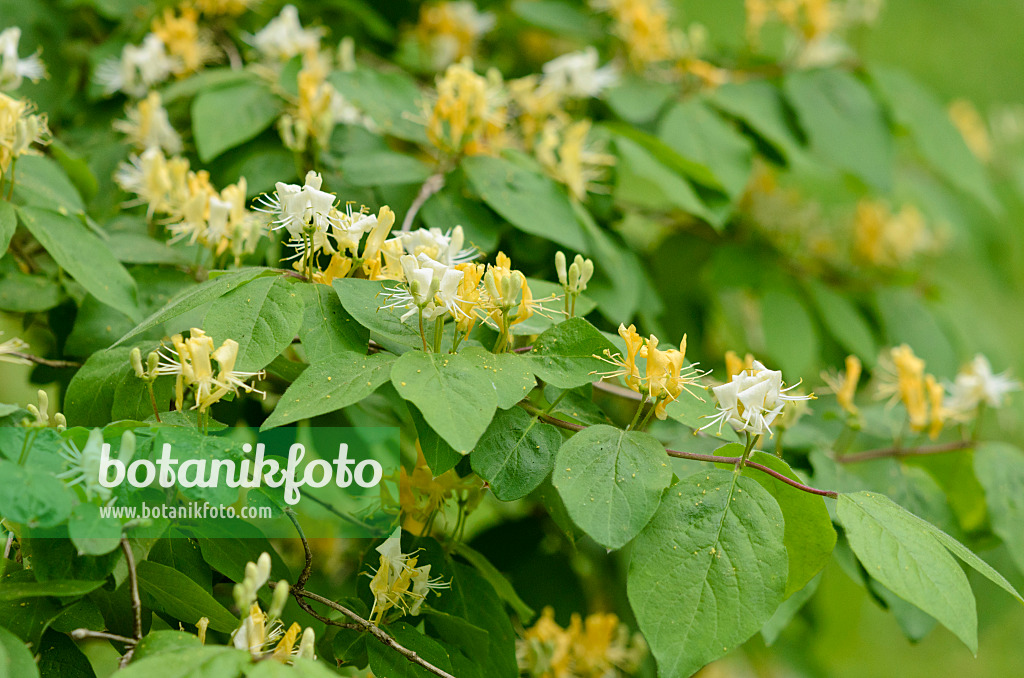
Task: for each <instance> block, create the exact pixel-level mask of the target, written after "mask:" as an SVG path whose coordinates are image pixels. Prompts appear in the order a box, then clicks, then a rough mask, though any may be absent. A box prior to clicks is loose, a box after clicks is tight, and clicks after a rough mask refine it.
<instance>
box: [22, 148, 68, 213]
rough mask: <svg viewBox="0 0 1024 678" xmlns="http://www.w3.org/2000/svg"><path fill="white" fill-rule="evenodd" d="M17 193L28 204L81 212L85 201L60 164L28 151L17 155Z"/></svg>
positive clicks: (64, 211) (61, 210)
mask: <svg viewBox="0 0 1024 678" xmlns="http://www.w3.org/2000/svg"><path fill="white" fill-rule="evenodd" d="M14 197H15V198H17V199H18V200H20V201H21V202H22V203H24V204H25V205H31V206H34V207H45V208H47V209H51V210H57V211H58V212H60V213H61V214H64V215H67V214H82V213H83V212H84V211H85V203H84V202H82V196H80V195H78V189H76V188H75V185H74V184H72V183H71V180H70V179H68V175H67V174H65V173H64V170H62V169H61V167H60V165H58V164H57V163H55V162H54V161H53V160H50V159H49V158H45V157H41V156H35V155H26V156H22V157H21V158H18V167H17V170H16V176H15V182H14Z"/></svg>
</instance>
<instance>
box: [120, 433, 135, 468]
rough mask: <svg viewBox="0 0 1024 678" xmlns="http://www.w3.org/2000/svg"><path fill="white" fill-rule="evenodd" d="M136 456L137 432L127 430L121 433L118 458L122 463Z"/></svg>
mask: <svg viewBox="0 0 1024 678" xmlns="http://www.w3.org/2000/svg"><path fill="white" fill-rule="evenodd" d="M134 456H135V434H134V433H132V432H131V431H125V432H124V433H122V434H121V449H120V451H119V452H118V454H117V459H118V461H120V462H121V463H122V464H127V463H128V462H130V461H131V460H132V457H134Z"/></svg>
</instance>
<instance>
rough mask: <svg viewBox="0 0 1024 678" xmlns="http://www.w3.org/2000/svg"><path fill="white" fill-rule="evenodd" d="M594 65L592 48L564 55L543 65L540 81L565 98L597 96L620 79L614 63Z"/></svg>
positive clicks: (596, 59) (594, 50) (593, 50)
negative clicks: (602, 65)
mask: <svg viewBox="0 0 1024 678" xmlns="http://www.w3.org/2000/svg"><path fill="white" fill-rule="evenodd" d="M597 64H598V56H597V50H596V49H595V48H594V47H587V48H586V49H584V50H581V51H579V52H570V53H569V54H563V55H562V56H560V57H558V58H557V59H552V60H551V61H549V62H547V63H546V64H544V81H543V84H544V86H545V87H549V88H551V89H553V90H555V91H556V92H560V93H561V94H563V95H564V96H567V97H574V98H586V97H596V96H598V95H600V94H601V92H602V91H604V90H605V89H607V88H609V87H611V86H612V85H614V84H615V83H616V82H618V80H619V71H618V69H617V68H616V67H615V66H613V65H611V64H609V65H607V66H604V67H603V68H598V65H597Z"/></svg>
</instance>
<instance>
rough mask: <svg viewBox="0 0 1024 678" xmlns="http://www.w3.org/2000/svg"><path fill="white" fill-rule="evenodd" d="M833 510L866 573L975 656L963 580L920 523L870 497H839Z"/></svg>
mask: <svg viewBox="0 0 1024 678" xmlns="http://www.w3.org/2000/svg"><path fill="white" fill-rule="evenodd" d="M837 511H838V516H839V520H840V522H842V524H843V527H844V528H845V530H846V538H847V539H848V540H849V542H850V546H851V547H852V548H853V551H854V553H856V554H857V558H858V559H859V560H860V562H861V563H862V564H863V565H864V569H865V570H867V572H868V574H870V575H871V576H872V577H874V578H875V579H877V580H878V581H880V582H881V583H882V584H883V585H884V586H885V587H886V588H888V589H889V590H891V591H892V592H893V593H895V594H896V595H898V596H899V597H900V598H903V599H904V600H906V601H907V602H909V603H913V604H914V605H916V606H917V607H919V608H921V609H922V610H924V611H925V612H927V613H928V614H930V615H931V616H933V617H935V619H937V620H938V621H939V623H941V624H942V625H943V626H945V627H946V628H948V629H949V630H950V631H952V632H953V633H954V634H955V635H956V636H957V637H958V638H959V639H960V640H962V641H963V642H964V644H965V645H967V647H968V648H970V650H971V652H973V653H975V654H977V651H978V616H977V612H976V610H975V605H974V595H973V594H972V593H971V585H970V584H969V583H968V582H967V576H966V575H965V574H964V571H963V570H962V569H960V566H959V565H957V563H956V561H955V560H954V559H953V557H952V556H951V555H950V554H949V551H947V550H946V547H945V546H944V545H943V544H942V543H941V542H940V541H939V540H938V539H936V538H935V535H934V534H933V533H932V532H931V531H930V530H928V529H926V528H925V527H924V525H928V523H926V522H925V521H923V520H921V519H920V518H918V517H916V516H915V515H914V514H912V513H910V512H908V511H906V510H904V509H903V508H901V507H900V506H899V505H897V504H894V503H893V502H892V500H890V499H889V498H888V497H886V496H885V495H881V494H874V493H869V492H857V493H855V494H841V495H839V500H838V505H837Z"/></svg>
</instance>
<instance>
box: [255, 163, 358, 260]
mask: <svg viewBox="0 0 1024 678" xmlns="http://www.w3.org/2000/svg"><path fill="white" fill-rule="evenodd" d="M322 185H323V178H322V177H321V176H320V175H319V174H318V173H316V172H313V171H310V172H307V173H306V179H305V183H304V184H303V185H302V186H297V185H296V184H285V183H283V182H280V181H279V182H277V185H276V190H275V191H274V195H272V196H263V197H262V198H261V200H260V202H261V205H262V206H261V207H257V208H256V209H257V211H259V212H264V213H267V214H270V215H271V216H272V217H276V218H274V219H273V220H272V222H271V223H272V224H273V226H272V228H273V230H277V229H279V228H284V229H285V230H286V231H288V235H290V236H291V237H292V239H293V240H300V241H301V240H302V238H303V235H304V234H305V233H306V232H307V229H309V230H311V231H312V233H313V234H314V235H319V236H320V238H321V240H320V241H319V243H317V242H315V243H314V248H316V245H317V244H319V245H320V247H321V248H326V247H327V246H328V245H329V243H328V242H327V240H326V234H327V231H328V229H329V228H330V227H331V226H335V225H339V224H340V219H339V215H338V213H337V210H335V209H334V204H335V202H336V201H337V197H336V196H335V195H334V194H333V193H327V192H326V191H322V190H320V187H321V186H322Z"/></svg>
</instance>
